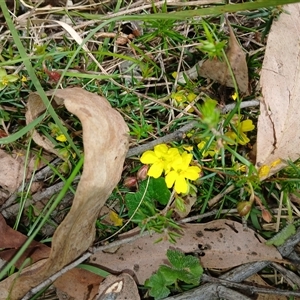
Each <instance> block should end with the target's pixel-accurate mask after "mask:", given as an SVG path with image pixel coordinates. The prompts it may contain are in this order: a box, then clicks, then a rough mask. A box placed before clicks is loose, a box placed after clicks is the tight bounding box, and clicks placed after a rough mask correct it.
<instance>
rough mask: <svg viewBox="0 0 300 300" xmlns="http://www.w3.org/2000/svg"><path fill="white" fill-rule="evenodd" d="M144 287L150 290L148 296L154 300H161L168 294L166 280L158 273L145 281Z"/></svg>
mask: <svg viewBox="0 0 300 300" xmlns="http://www.w3.org/2000/svg"><path fill="white" fill-rule="evenodd" d="M145 286H146V287H149V288H150V291H149V294H150V296H152V297H154V298H155V299H162V298H165V297H167V296H168V295H169V294H170V290H169V289H168V288H167V286H166V280H165V278H164V276H163V275H162V274H161V273H160V272H157V273H156V274H154V275H152V276H151V277H150V278H149V279H148V280H146V282H145Z"/></svg>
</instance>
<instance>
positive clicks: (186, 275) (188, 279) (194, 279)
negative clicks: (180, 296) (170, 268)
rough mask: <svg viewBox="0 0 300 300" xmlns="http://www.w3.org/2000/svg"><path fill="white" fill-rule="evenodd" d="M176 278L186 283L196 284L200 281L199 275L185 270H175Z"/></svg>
mask: <svg viewBox="0 0 300 300" xmlns="http://www.w3.org/2000/svg"><path fill="white" fill-rule="evenodd" d="M177 275H178V276H177V278H178V279H179V280H181V281H183V282H185V283H187V284H193V285H197V284H199V282H200V277H199V276H195V275H194V274H192V273H190V272H189V271H187V270H181V271H177Z"/></svg>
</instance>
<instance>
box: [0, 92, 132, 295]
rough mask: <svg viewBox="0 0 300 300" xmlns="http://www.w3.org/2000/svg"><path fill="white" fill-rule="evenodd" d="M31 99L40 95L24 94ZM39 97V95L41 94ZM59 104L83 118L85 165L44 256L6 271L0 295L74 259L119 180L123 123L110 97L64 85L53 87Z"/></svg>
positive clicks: (19, 290) (24, 288)
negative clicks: (9, 273)
mask: <svg viewBox="0 0 300 300" xmlns="http://www.w3.org/2000/svg"><path fill="white" fill-rule="evenodd" d="M32 99H33V101H34V102H35V103H36V105H38V106H40V104H39V103H38V101H37V100H38V99H39V96H38V95H37V94H34V96H33V97H32V96H31V97H30V98H29V102H30V101H32ZM40 101H41V99H40ZM54 101H55V102H56V103H57V104H62V103H64V105H65V106H66V108H67V109H68V110H69V111H70V112H71V113H73V114H75V115H76V116H77V117H78V118H79V119H80V121H81V122H82V127H83V144H84V156H85V161H84V167H83V173H82V176H81V180H80V182H79V184H78V187H77V191H76V194H75V198H74V201H73V205H72V207H71V210H70V212H69V214H68V215H67V216H66V218H65V219H64V221H63V222H62V223H61V224H60V226H59V227H58V228H57V230H56V231H55V233H54V236H53V238H52V248H51V253H50V257H49V259H48V260H47V261H46V262H45V263H44V265H42V266H39V267H36V266H35V265H33V266H32V267H31V268H28V269H25V270H24V272H22V274H21V275H20V276H18V278H17V279H16V280H15V281H14V279H15V276H10V277H9V278H7V279H6V280H4V281H2V282H1V283H0V299H2V298H7V296H8V291H9V289H10V286H11V285H12V283H13V284H14V285H13V290H12V292H11V294H10V299H11V300H14V299H19V298H21V297H22V296H23V295H24V294H25V293H26V292H28V291H29V290H30V289H31V288H32V287H34V286H36V285H37V284H39V283H40V282H42V281H43V280H45V279H46V278H48V277H49V276H50V275H52V274H54V273H56V272H57V271H59V270H60V269H62V268H63V267H64V266H66V265H67V264H69V263H70V262H72V261H73V260H75V259H76V258H77V257H78V256H80V255H81V254H82V253H83V252H84V251H86V250H87V249H88V247H89V246H90V245H91V243H92V242H93V240H94V235H95V220H96V218H97V216H98V213H99V211H100V209H101V207H102V206H103V205H104V203H105V201H106V199H107V198H108V196H109V195H110V194H111V192H112V190H113V188H114V187H115V186H116V184H117V183H118V181H119V180H120V177H121V173H122V169H123V163H124V160H125V155H126V153H127V151H128V127H127V125H126V123H125V121H124V120H123V118H122V117H121V115H120V114H119V113H118V112H117V111H116V110H114V109H112V107H111V106H110V104H109V102H108V101H107V100H106V99H105V98H103V97H100V96H98V95H96V94H93V93H90V92H87V91H85V90H83V89H81V88H67V89H64V90H58V91H56V93H55V97H54Z"/></svg>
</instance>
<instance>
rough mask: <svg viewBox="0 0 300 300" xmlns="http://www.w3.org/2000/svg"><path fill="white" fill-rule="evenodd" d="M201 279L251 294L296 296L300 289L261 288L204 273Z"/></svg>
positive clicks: (299, 293)
mask: <svg viewBox="0 0 300 300" xmlns="http://www.w3.org/2000/svg"><path fill="white" fill-rule="evenodd" d="M201 280H202V282H209V283H217V284H222V285H223V286H226V287H230V288H235V289H240V290H245V291H248V292H250V293H251V294H254V293H256V294H268V295H282V296H296V297H299V296H300V291H285V290H280V289H275V288H261V287H256V286H253V285H247V284H242V283H237V282H231V281H228V280H225V279H221V278H215V277H211V276H208V275H206V274H203V275H202V277H201Z"/></svg>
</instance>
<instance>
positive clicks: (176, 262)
mask: <svg viewBox="0 0 300 300" xmlns="http://www.w3.org/2000/svg"><path fill="white" fill-rule="evenodd" d="M167 257H168V259H169V261H170V263H171V265H172V266H173V267H175V268H176V269H179V270H182V269H183V268H184V266H185V263H184V260H185V255H184V253H183V252H181V251H176V250H171V249H168V250H167Z"/></svg>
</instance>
